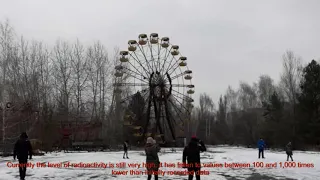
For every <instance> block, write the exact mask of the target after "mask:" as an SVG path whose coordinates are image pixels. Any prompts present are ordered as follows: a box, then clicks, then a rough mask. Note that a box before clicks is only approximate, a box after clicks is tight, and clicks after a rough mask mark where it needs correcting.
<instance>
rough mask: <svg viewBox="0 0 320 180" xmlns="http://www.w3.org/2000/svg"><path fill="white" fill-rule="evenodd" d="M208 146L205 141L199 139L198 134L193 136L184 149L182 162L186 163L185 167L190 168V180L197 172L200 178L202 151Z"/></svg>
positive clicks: (197, 177)
mask: <svg viewBox="0 0 320 180" xmlns="http://www.w3.org/2000/svg"><path fill="white" fill-rule="evenodd" d="M206 150H207V148H206V146H205V145H204V143H203V141H201V140H200V139H198V138H197V137H196V136H192V137H191V141H190V142H189V144H188V146H186V147H185V148H184V150H183V155H182V163H183V164H186V160H187V161H188V163H187V165H186V166H185V168H188V172H189V173H188V174H189V180H192V179H193V176H194V173H195V174H196V179H197V180H200V168H201V164H200V152H203V151H206Z"/></svg>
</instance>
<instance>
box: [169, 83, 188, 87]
mask: <svg viewBox="0 0 320 180" xmlns="http://www.w3.org/2000/svg"><path fill="white" fill-rule="evenodd" d="M171 86H172V87H194V86H193V85H191V84H189V85H186V84H171Z"/></svg>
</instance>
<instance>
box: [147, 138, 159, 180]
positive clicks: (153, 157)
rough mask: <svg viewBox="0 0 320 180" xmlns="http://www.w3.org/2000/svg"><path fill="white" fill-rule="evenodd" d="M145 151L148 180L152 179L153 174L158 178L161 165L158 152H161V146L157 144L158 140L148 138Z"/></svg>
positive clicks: (156, 179)
mask: <svg viewBox="0 0 320 180" xmlns="http://www.w3.org/2000/svg"><path fill="white" fill-rule="evenodd" d="M145 152H146V164H147V171H148V180H151V178H152V175H154V179H155V180H158V170H159V166H160V160H159V156H158V152H160V147H159V146H158V145H157V143H156V141H155V140H154V139H153V138H152V137H148V138H147V143H146V146H145Z"/></svg>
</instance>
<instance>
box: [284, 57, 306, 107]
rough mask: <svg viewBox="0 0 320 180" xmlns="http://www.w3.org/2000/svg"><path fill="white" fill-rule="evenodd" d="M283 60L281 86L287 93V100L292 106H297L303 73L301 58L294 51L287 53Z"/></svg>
mask: <svg viewBox="0 0 320 180" xmlns="http://www.w3.org/2000/svg"><path fill="white" fill-rule="evenodd" d="M282 60H283V73H282V75H281V81H280V86H281V88H282V90H283V91H284V92H285V96H286V100H287V101H288V102H290V104H292V105H295V104H296V102H297V93H298V92H299V83H300V79H301V73H302V64H301V58H300V57H298V56H296V55H295V54H294V53H293V52H292V51H287V52H286V53H285V54H284V55H283V56H282Z"/></svg>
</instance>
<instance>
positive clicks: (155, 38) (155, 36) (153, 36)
mask: <svg viewBox="0 0 320 180" xmlns="http://www.w3.org/2000/svg"><path fill="white" fill-rule="evenodd" d="M158 41H159V36H158V34H157V33H152V34H151V35H150V43H151V44H157V43H158Z"/></svg>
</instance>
